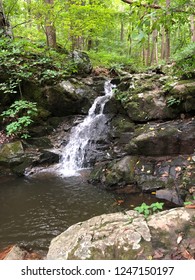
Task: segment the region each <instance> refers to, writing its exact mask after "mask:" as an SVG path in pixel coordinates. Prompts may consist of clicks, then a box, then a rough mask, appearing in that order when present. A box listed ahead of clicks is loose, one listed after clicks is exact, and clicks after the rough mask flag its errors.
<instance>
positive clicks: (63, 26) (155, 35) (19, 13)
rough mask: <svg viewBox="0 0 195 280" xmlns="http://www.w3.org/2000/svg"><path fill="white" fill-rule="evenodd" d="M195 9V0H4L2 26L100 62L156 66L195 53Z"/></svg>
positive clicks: (10, 32) (8, 32) (19, 35)
mask: <svg viewBox="0 0 195 280" xmlns="http://www.w3.org/2000/svg"><path fill="white" fill-rule="evenodd" d="M194 10H195V3H194V1H193V0H176V1H173V0H145V1H143V0H113V1H108V0H67V1H64V0H6V1H5V0H0V12H1V18H0V27H1V33H6V35H7V36H9V37H12V38H14V39H15V40H29V41H31V42H32V44H33V43H38V44H42V45H44V44H45V45H47V46H48V47H50V48H54V49H57V48H61V49H64V50H66V51H67V52H70V51H73V50H75V49H79V50H82V51H86V52H88V53H89V55H90V57H91V58H92V59H93V60H94V61H95V63H96V64H104V65H106V66H107V65H110V64H114V63H118V64H120V63H121V64H128V63H130V64H131V63H136V65H142V66H150V65H158V64H161V63H169V62H171V61H172V59H176V60H177V59H180V58H182V59H183V58H186V56H187V57H188V56H190V57H191V56H193V55H194V52H195V47H194V44H195V12H194ZM182 54H183V57H181V56H182Z"/></svg>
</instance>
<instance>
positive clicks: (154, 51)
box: [150, 29, 158, 64]
mask: <svg viewBox="0 0 195 280" xmlns="http://www.w3.org/2000/svg"><path fill="white" fill-rule="evenodd" d="M157 37H158V31H157V30H156V29H155V30H153V32H152V50H151V59H150V64H158V46H157Z"/></svg>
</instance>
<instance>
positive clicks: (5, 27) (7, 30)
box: [0, 0, 13, 38]
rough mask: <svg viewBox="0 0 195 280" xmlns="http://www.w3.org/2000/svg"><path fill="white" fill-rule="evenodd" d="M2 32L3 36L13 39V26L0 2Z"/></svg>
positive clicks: (0, 28) (0, 1)
mask: <svg viewBox="0 0 195 280" xmlns="http://www.w3.org/2000/svg"><path fill="white" fill-rule="evenodd" d="M0 30H1V34H4V35H5V36H7V37H10V38H12V37H13V33H12V29H11V25H10V23H9V21H8V20H7V18H6V15H5V12H4V7H3V2H2V0H0ZM1 34H0V35H1Z"/></svg>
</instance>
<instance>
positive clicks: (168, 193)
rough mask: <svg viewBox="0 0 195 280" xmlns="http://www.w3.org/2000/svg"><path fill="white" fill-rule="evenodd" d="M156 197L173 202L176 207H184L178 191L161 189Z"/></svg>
mask: <svg viewBox="0 0 195 280" xmlns="http://www.w3.org/2000/svg"><path fill="white" fill-rule="evenodd" d="M156 197H157V198H160V199H164V200H168V201H171V202H173V203H175V204H176V205H182V204H183V201H182V200H181V199H180V197H179V196H178V192H177V191H176V190H170V189H161V190H157V191H156Z"/></svg>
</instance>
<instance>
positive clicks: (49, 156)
mask: <svg viewBox="0 0 195 280" xmlns="http://www.w3.org/2000/svg"><path fill="white" fill-rule="evenodd" d="M59 159H60V155H59V154H56V153H54V152H53V151H48V150H43V151H42V152H41V155H40V157H39V161H38V165H43V164H46V165H51V164H53V163H58V162H59Z"/></svg>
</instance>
